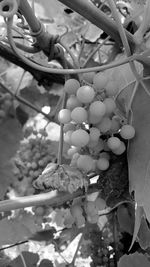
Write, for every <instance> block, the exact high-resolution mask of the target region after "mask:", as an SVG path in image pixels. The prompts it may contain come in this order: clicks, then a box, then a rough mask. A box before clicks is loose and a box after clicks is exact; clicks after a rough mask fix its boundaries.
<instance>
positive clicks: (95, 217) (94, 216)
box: [87, 214, 99, 224]
mask: <svg viewBox="0 0 150 267" xmlns="http://www.w3.org/2000/svg"><path fill="white" fill-rule="evenodd" d="M98 218H99V216H98V214H92V216H87V220H88V222H89V223H92V224H95V223H97V221H98Z"/></svg>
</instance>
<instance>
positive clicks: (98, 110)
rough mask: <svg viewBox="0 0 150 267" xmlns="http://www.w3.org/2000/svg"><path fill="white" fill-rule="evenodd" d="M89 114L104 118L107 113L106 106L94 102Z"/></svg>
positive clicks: (99, 102)
mask: <svg viewBox="0 0 150 267" xmlns="http://www.w3.org/2000/svg"><path fill="white" fill-rule="evenodd" d="M89 112H90V114H91V115H93V116H97V117H99V116H100V117H102V116H104V115H105V113H106V107H105V104H104V103H103V102H101V101H94V102H93V103H91V104H90V107H89Z"/></svg>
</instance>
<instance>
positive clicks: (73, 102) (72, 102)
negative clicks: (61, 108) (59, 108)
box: [66, 95, 82, 110]
mask: <svg viewBox="0 0 150 267" xmlns="http://www.w3.org/2000/svg"><path fill="white" fill-rule="evenodd" d="M81 106H82V104H81V102H80V101H79V100H78V98H77V97H76V96H75V95H71V96H70V97H69V98H68V100H67V103H66V108H67V109H70V110H73V109H74V108H76V107H81Z"/></svg>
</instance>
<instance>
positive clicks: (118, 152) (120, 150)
mask: <svg viewBox="0 0 150 267" xmlns="http://www.w3.org/2000/svg"><path fill="white" fill-rule="evenodd" d="M125 150H126V146H125V144H124V142H122V141H121V144H120V146H119V147H118V148H117V149H114V150H112V152H113V153H114V154H115V155H121V154H123V153H124V152H125Z"/></svg>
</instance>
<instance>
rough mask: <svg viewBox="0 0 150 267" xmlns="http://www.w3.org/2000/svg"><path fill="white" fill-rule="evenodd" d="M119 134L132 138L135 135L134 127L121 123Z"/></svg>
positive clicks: (125, 137)
mask: <svg viewBox="0 0 150 267" xmlns="http://www.w3.org/2000/svg"><path fill="white" fill-rule="evenodd" d="M120 135H121V137H122V138H124V139H127V140H129V139H132V138H133V137H134V136H135V129H134V127H133V126H132V125H129V124H126V125H123V126H122V127H121V130H120Z"/></svg>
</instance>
